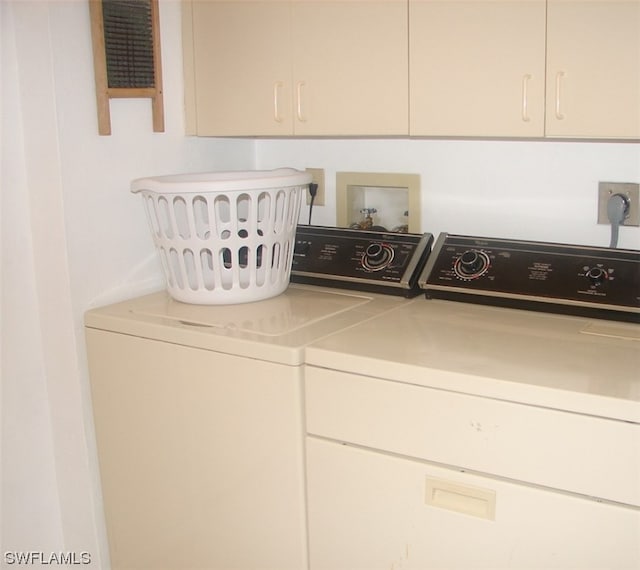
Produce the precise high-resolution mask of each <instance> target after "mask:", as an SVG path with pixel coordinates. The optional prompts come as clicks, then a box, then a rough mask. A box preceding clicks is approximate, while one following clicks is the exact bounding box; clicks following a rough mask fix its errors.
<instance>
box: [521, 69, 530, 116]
mask: <svg viewBox="0 0 640 570" xmlns="http://www.w3.org/2000/svg"><path fill="white" fill-rule="evenodd" d="M531 79H532V76H531V75H530V74H529V73H527V74H525V75H523V76H522V120H523V121H524V122H525V123H528V122H529V121H530V120H531V117H530V116H529V81H530V80H531Z"/></svg>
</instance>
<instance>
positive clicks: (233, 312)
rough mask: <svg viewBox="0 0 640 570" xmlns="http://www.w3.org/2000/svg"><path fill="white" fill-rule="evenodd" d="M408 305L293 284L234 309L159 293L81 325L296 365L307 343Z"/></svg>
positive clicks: (92, 315)
mask: <svg viewBox="0 0 640 570" xmlns="http://www.w3.org/2000/svg"><path fill="white" fill-rule="evenodd" d="M408 302H409V301H407V300H406V299H404V298H401V297H393V296H388V295H377V294H373V293H371V294H369V293H358V292H349V291H338V290H335V289H328V288H323V287H314V286H310V285H297V284H291V285H290V286H289V288H288V289H287V290H286V291H285V292H284V293H282V294H281V295H278V296H277V297H273V298H271V299H267V300H264V301H258V302H255V303H243V304H238V305H215V306H214V305H190V304H186V303H181V302H179V301H175V300H174V299H172V298H171V297H170V296H169V295H168V293H166V292H165V291H162V292H158V293H153V294H151V295H146V296H144V297H139V298H136V299H131V300H129V301H124V302H121V303H117V304H115V305H110V306H108V307H102V308H98V309H92V310H90V311H88V312H87V313H86V315H85V325H86V326H87V327H90V328H95V329H102V330H106V331H112V332H117V333H123V334H130V335H134V336H139V337H143V338H149V339H154V340H160V341H165V342H171V343H175V344H182V345H185V346H193V347H196V348H202V349H207V350H215V351H218V352H224V353H226V354H233V355H238V356H246V357H249V358H256V359H260V360H267V361H270V362H277V363H282V364H288V365H300V364H302V363H303V361H304V347H305V346H306V345H307V344H309V343H310V342H313V341H316V340H318V339H320V338H322V337H324V336H326V335H328V334H332V333H335V332H337V331H340V330H342V329H344V328H346V327H349V326H352V325H354V324H357V323H360V322H362V321H365V320H367V319H370V318H372V317H374V316H376V315H379V314H380V313H383V312H385V311H388V310H390V309H393V308H396V307H399V306H401V305H402V304H404V303H408Z"/></svg>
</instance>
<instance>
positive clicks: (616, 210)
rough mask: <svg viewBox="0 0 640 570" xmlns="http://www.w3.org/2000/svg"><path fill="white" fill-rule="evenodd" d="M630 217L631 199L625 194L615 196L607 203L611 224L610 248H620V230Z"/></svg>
mask: <svg viewBox="0 0 640 570" xmlns="http://www.w3.org/2000/svg"><path fill="white" fill-rule="evenodd" d="M628 215H629V198H627V197H626V196H624V195H623V194H614V195H613V196H610V197H609V201H608V202H607V216H608V217H609V222H611V243H610V244H609V247H612V248H615V247H618V230H619V228H620V225H621V224H623V223H624V220H625V218H626V217H627V216H628Z"/></svg>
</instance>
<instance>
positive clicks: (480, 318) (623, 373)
mask: <svg viewBox="0 0 640 570" xmlns="http://www.w3.org/2000/svg"><path fill="white" fill-rule="evenodd" d="M307 363H309V364H313V365H317V366H322V367H324V368H332V369H336V370H341V371H345V372H351V373H355V374H361V375H365V376H373V377H378V378H383V379H388V380H393V381H398V382H407V383H411V384H417V385H424V386H429V387H434V388H440V389H444V390H451V391H455V392H462V393H467V394H475V395H480V396H485V397H490V398H496V399H501V400H509V401H516V402H521V403H525V404H532V405H537V406H544V407H549V408H556V409H562V410H568V411H574V412H579V413H585V414H590V415H595V416H603V417H608V418H612V419H619V420H625V421H631V422H637V423H640V325H637V324H629V323H618V322H613V321H603V320H593V319H587V318H582V317H569V316H561V315H552V314H545V313H537V312H529V311H522V310H517V309H505V308H497V307H489V306H484V305H473V304H468V303H457V302H452V301H443V300H425V299H424V298H416V299H414V300H412V301H410V302H408V303H407V304H405V305H403V306H402V307H400V308H399V309H397V310H395V311H392V312H390V313H388V314H384V315H380V316H378V317H376V318H374V319H372V320H369V321H367V322H365V323H361V324H359V325H357V326H354V327H352V328H350V329H348V330H345V331H343V332H340V333H337V334H335V335H332V336H330V337H327V338H325V339H322V340H320V341H318V342H316V343H313V344H312V345H310V346H309V347H308V348H307Z"/></svg>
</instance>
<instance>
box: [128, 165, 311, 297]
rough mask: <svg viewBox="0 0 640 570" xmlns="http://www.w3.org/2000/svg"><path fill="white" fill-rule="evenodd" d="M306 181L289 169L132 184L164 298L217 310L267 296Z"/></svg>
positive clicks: (288, 249)
mask: <svg viewBox="0 0 640 570" xmlns="http://www.w3.org/2000/svg"><path fill="white" fill-rule="evenodd" d="M311 178H312V177H311V175H310V174H309V173H307V172H302V171H299V170H294V169H292V168H280V169H277V170H269V171H233V172H208V173H198V174H181V175H175V176H157V177H154V178H140V179H138V180H134V181H133V182H132V183H131V191H132V192H134V193H138V192H139V193H140V194H142V197H143V200H144V205H145V210H146V212H147V217H148V221H149V226H150V229H151V232H152V234H153V240H154V243H155V245H156V248H157V250H158V253H159V254H160V258H161V261H162V266H163V268H164V272H165V276H166V280H167V290H168V291H169V293H170V295H171V296H172V297H173V298H174V299H176V300H178V301H183V302H185V303H196V304H207V305H218V304H222V305H225V304H231V303H247V302H250V301H258V300H261V299H267V298H269V297H274V296H276V295H279V294H280V293H282V292H283V291H284V290H285V289H286V288H287V286H288V284H289V277H290V274H291V263H292V260H293V246H294V240H295V230H296V224H297V221H298V215H299V212H300V205H301V202H302V198H303V196H304V195H305V192H306V190H307V187H308V184H309V182H311Z"/></svg>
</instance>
